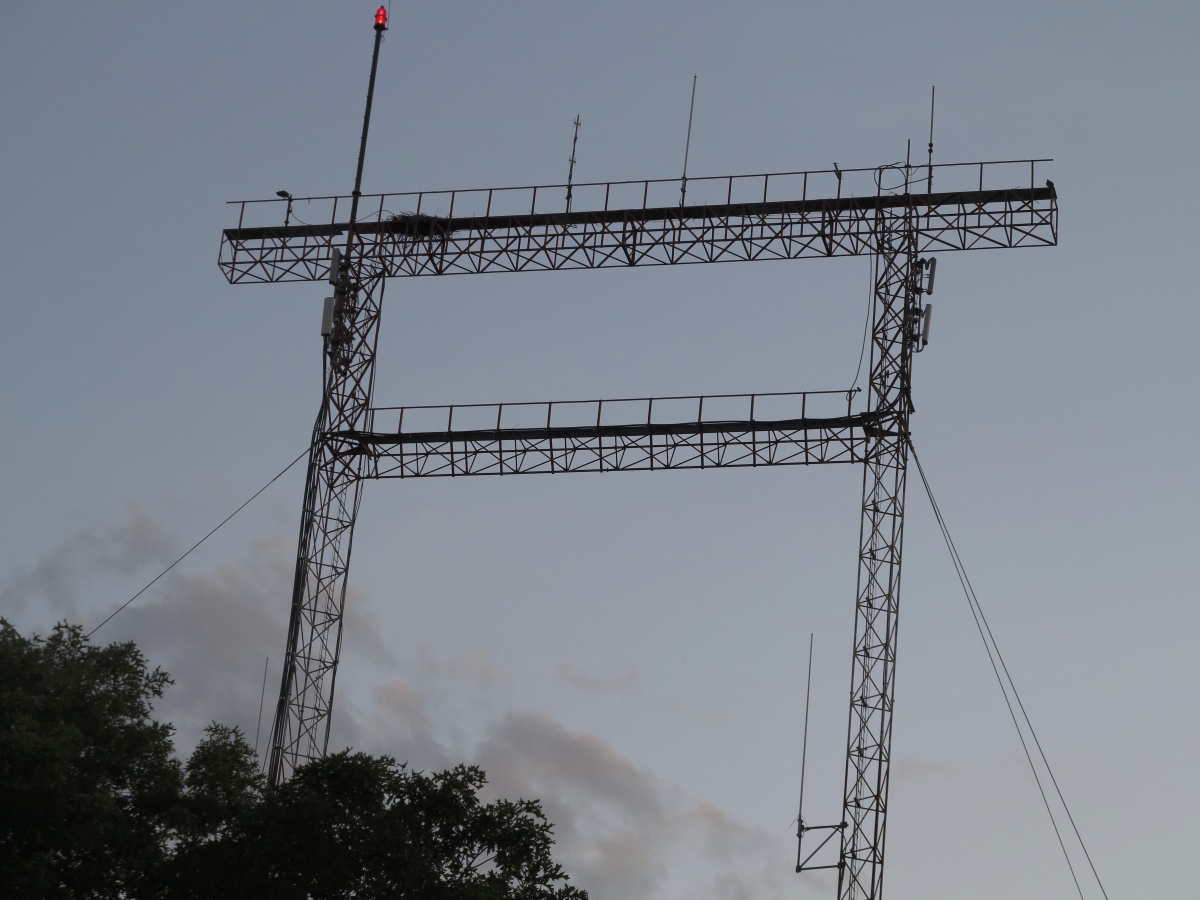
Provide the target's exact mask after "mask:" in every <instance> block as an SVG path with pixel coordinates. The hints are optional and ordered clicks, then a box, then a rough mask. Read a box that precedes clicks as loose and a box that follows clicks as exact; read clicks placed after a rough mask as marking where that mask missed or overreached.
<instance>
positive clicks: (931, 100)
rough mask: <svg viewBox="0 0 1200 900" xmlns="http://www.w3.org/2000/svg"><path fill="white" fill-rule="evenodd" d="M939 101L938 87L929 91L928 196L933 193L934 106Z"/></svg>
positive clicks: (926, 187)
mask: <svg viewBox="0 0 1200 900" xmlns="http://www.w3.org/2000/svg"><path fill="white" fill-rule="evenodd" d="M935 100H937V85H936V84H935V85H933V87H931V88H930V89H929V181H928V183H927V184H926V185H925V192H926V193H927V194H932V193H933V105H934V101H935Z"/></svg>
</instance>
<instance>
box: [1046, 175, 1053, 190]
mask: <svg viewBox="0 0 1200 900" xmlns="http://www.w3.org/2000/svg"><path fill="white" fill-rule="evenodd" d="M1046 187H1048V188H1050V190H1054V182H1053V181H1051V180H1050V179H1049V178H1047V179H1046Z"/></svg>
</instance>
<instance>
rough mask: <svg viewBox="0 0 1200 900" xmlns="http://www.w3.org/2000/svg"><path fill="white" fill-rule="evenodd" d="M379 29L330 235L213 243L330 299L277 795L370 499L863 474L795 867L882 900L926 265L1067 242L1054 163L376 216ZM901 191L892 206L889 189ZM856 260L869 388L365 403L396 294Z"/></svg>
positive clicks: (405, 203)
mask: <svg viewBox="0 0 1200 900" xmlns="http://www.w3.org/2000/svg"><path fill="white" fill-rule="evenodd" d="M380 15H383V10H382V9H381V10H380ZM385 27H386V16H385V17H384V19H383V20H382V22H381V21H380V19H378V18H377V24H376V46H375V55H374V57H373V58H372V68H371V87H370V88H369V90H368V101H367V114H366V116H364V122H363V135H362V143H361V146H360V154H359V164H358V174H357V176H356V181H355V190H354V193H353V194H352V195H351V196H350V197H336V196H328V197H311V198H303V199H304V200H305V201H307V202H308V204H309V206H308V207H307V208H308V209H316V210H318V213H317V214H318V215H320V216H322V218H321V219H318V220H317V221H322V222H323V224H316V225H301V224H297V225H292V224H288V221H289V219H290V210H291V204H292V202H293V198H291V197H288V196H285V197H284V198H283V199H282V200H278V201H276V200H265V201H239V202H237V203H236V204H234V205H235V206H236V207H237V209H238V223H237V225H236V226H235V227H232V228H228V229H226V230H225V231H224V234H223V238H222V242H221V251H220V258H219V264H220V266H221V268H222V270H223V271H224V273H225V275H226V277H227V278H228V280H229V281H230V283H232V284H246V283H264V282H288V281H326V280H328V281H330V282H331V283H332V284H333V285H334V287H335V296H334V298H333V300H332V303H331V304H330V306H329V307H328V308H327V321H326V327H325V329H323V330H325V331H327V332H328V333H327V335H326V343H325V350H324V360H325V378H324V395H323V398H322V402H321V406H320V410H319V413H318V416H317V421H316V424H315V426H314V429H313V436H312V445H311V451H310V456H309V466H308V475H307V478H306V482H305V496H304V511H303V514H302V519H301V528H300V538H299V548H298V553H297V565H296V578H295V584H294V587H293V595H292V607H291V618H290V622H289V627H288V646H287V655H286V660H285V664H284V672H283V677H282V679H281V687H280V695H279V700H278V706H277V709H276V715H275V721H274V726H273V729H272V737H271V749H270V756H269V763H268V774H269V777H270V780H271V781H272V783H277V782H279V781H280V780H282V779H285V778H287V777H288V776H289V775H290V774H291V772H292V771H293V770H294V769H295V767H296V766H298V765H300V764H301V763H303V762H305V761H307V760H310V759H314V758H318V757H320V756H323V755H324V753H325V750H326V746H327V743H328V739H329V726H330V717H331V713H332V706H333V693H334V683H335V676H336V672H337V663H338V657H339V652H340V646H341V628H342V611H343V604H344V601H345V590H346V578H347V574H348V571H349V564H350V550H351V542H352V538H353V533H354V522H355V517H356V514H357V511H358V506H359V500H360V497H361V492H362V485H363V482H364V481H365V480H368V479H379V478H420V477H438V476H449V477H454V476H467V475H517V474H560V473H570V472H617V471H631V470H644V469H679V468H700V469H722V468H729V467H739V466H753V467H757V466H776V465H812V464H834V463H843V464H845V463H856V464H861V465H862V466H863V499H862V524H861V532H860V546H859V567H858V587H857V596H856V601H855V605H856V614H855V636H854V653H853V665H852V676H851V686H850V714H849V724H848V735H847V755H846V775H845V789H844V795H843V796H844V800H843V815H842V821H841V822H840V823H839V824H838V825H833V826H821V827H822V828H824V829H828V830H829V831H830V838H831V837H832V836H833V834H836V833H840V838H841V848H840V853H839V855H838V859H837V862H836V864H833V865H828V866H820V865H813V866H808V865H805V868H837V869H838V898H839V900H842V898H846V900H859V898H863V900H878V898H880V897H881V896H882V880H883V859H884V845H885V836H886V816H887V797H888V782H889V775H890V761H891V736H892V709H893V702H894V697H895V671H896V647H897V626H898V617H899V602H900V573H901V557H902V545H903V537H904V494H905V474H906V467H907V449H908V437H909V417H910V415H911V413H912V410H913V406H912V399H911V389H912V369H913V356H914V354H915V353H916V352H917V351H919V350H920V349H921V346H922V344H923V339H922V335H921V322H922V317H923V314H924V312H925V310H926V307H927V304H926V303H925V301H924V295H925V294H926V293H927V292H928V291H929V289H930V288H931V286H932V278H931V277H929V276H931V272H930V268H929V267H930V261H929V259H928V258H927V255H928V254H931V253H934V252H940V251H952V250H974V249H986V248H1011V247H1025V246H1052V245H1054V244H1056V243H1057V240H1058V202H1057V194H1056V192H1055V190H1054V187H1053V185H1052V184H1051V183H1050V182H1046V183H1045V185H1044V186H1039V185H1038V184H1037V173H1036V170H1037V164H1038V163H1044V162H1048V160H1018V161H1012V160H1009V161H1001V162H981V163H967V164H945V165H937V166H935V165H928V166H901V167H895V166H889V167H880V168H864V169H836V168H835V169H834V170H821V171H808V172H788V173H775V174H768V175H750V176H728V177H720V178H688V179H687V181H686V188H687V193H686V199H687V205H686V206H684V205H682V199H683V198H684V196H685V195H684V193H683V190H682V189H683V186H684V185H683V183H682V182H681V181H680V180H678V179H673V180H662V181H638V182H611V183H599V184H574V185H571V186H570V193H569V194H568V193H567V191H568V186H567V185H550V186H539V187H525V188H509V189H484V190H471V191H437V192H422V193H416V194H376V195H369V196H363V195H362V194H361V193H360V190H359V186H360V183H361V177H362V165H363V153H364V152H365V146H366V137H367V126H368V123H369V117H370V103H371V96H372V93H373V88H374V80H375V66H376V63H377V60H378V49H379V37H380V35H381V33H382V30H383V28H385ZM935 176H936V181H937V183H938V185H939V187H940V188H941V190H940V191H939V192H937V193H935V192H933V190H932V186H933V183H934V181H935ZM889 178H891V179H895V181H894V184H895V187H891V188H885V187H884V186H883V185H884V183H885V181H888V179H889ZM913 186H918V187H921V186H923V187H925V190H924V192H922V193H913V192H912V191H911V189H912V187H913ZM564 197H568V198H569V200H567V201H566V202H565V203H564V199H563V198H564ZM360 202H364V203H365V212H363V214H362V215H360ZM284 203H286V204H287V206H286V208H284V207H283V204H284ZM386 209H411V210H415V212H413V213H407V214H403V215H399V216H394V215H390V214H388V213H387V212H385V210H386ZM443 209H444V210H448V211H447V212H446V213H445V214H444V215H443V214H440V213H439V214H434V213H431V212H429V210H443ZM321 211H323V213H322V212H321ZM281 212H282V213H283V214H282V215H280V213H281ZM310 218H312V215H310ZM280 221H283V222H284V224H282V225H280V224H273V223H278V222H280ZM842 256H863V257H867V258H869V259H870V260H871V261H872V264H873V265H874V272H875V278H874V301H873V307H872V320H871V359H870V373H871V374H870V382H869V386H868V388H867V390H866V391H865V392H858V391H822V392H812V391H809V392H798V393H776V394H746V395H722V396H712V395H710V396H708V397H701V396H696V397H670V398H639V399H637V400H636V403H637V404H638V405H637V408H638V409H639V410H644V413H639V414H638V415H637V416H636V417H629V418H626V419H616V418H614V417H613V414H612V411H613V410H614V409H615V408H619V409H622V410H627V409H628V408H629V406H630V402H631V401H628V400H624V401H622V402H621V403H620V404H619V405H616V404H614V403H613V402H612V401H608V404H609V405H608V409H607V410H606V408H605V402H606V401H603V400H597V401H567V402H539V403H501V404H484V405H480V404H468V405H459V406H447V407H376V406H373V396H372V394H373V386H374V373H375V351H376V346H377V341H378V335H379V325H380V314H381V310H382V300H383V291H384V285H385V283H386V281H387V279H388V278H396V277H416V276H428V275H451V274H489V273H498V272H532V271H551V270H571V269H596V268H609V267H630V266H648V265H678V264H685V263H714V262H729V261H743V262H759V261H765V260H784V259H804V258H812V257H825V258H828V257H842ZM706 401H708V410H707V411H706V409H705V402H706ZM656 403H657V404H658V408H657V409H656V408H655V404H656ZM731 411H732V414H731ZM406 419H407V421H406ZM800 827H801V832H802V833H803V832H805V831H809V830H819V829H812V828H809V827H807V826H805V824H804V823H803V822H801V825H800ZM827 840H828V838H827ZM821 846H824V842H823V843H822V844H821ZM819 849H820V847H818V850H819ZM811 858H812V854H810V856H809V857H808V859H811ZM803 862H805V863H807V860H803ZM800 868H801V867H800V866H797V869H800Z"/></svg>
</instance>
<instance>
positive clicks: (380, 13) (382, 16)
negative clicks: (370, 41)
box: [375, 6, 387, 28]
mask: <svg viewBox="0 0 1200 900" xmlns="http://www.w3.org/2000/svg"><path fill="white" fill-rule="evenodd" d="M375 27H376V28H387V10H386V9H384V8H383V7H382V6H381V7H379V9H377V10H375Z"/></svg>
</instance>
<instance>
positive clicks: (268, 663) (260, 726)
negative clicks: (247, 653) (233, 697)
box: [254, 656, 271, 756]
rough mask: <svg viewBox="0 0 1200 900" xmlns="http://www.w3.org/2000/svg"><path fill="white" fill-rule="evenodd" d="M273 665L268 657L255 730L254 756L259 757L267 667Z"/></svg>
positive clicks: (264, 668) (264, 667) (265, 697)
mask: <svg viewBox="0 0 1200 900" xmlns="http://www.w3.org/2000/svg"><path fill="white" fill-rule="evenodd" d="M269 665H271V657H269V656H268V657H267V661H266V662H265V663H263V683H262V694H260V695H259V698H258V727H257V728H255V729H254V754H255V755H256V756H257V755H258V738H259V735H261V734H262V714H263V703H264V702H265V701H266V699H267V666H269Z"/></svg>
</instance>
